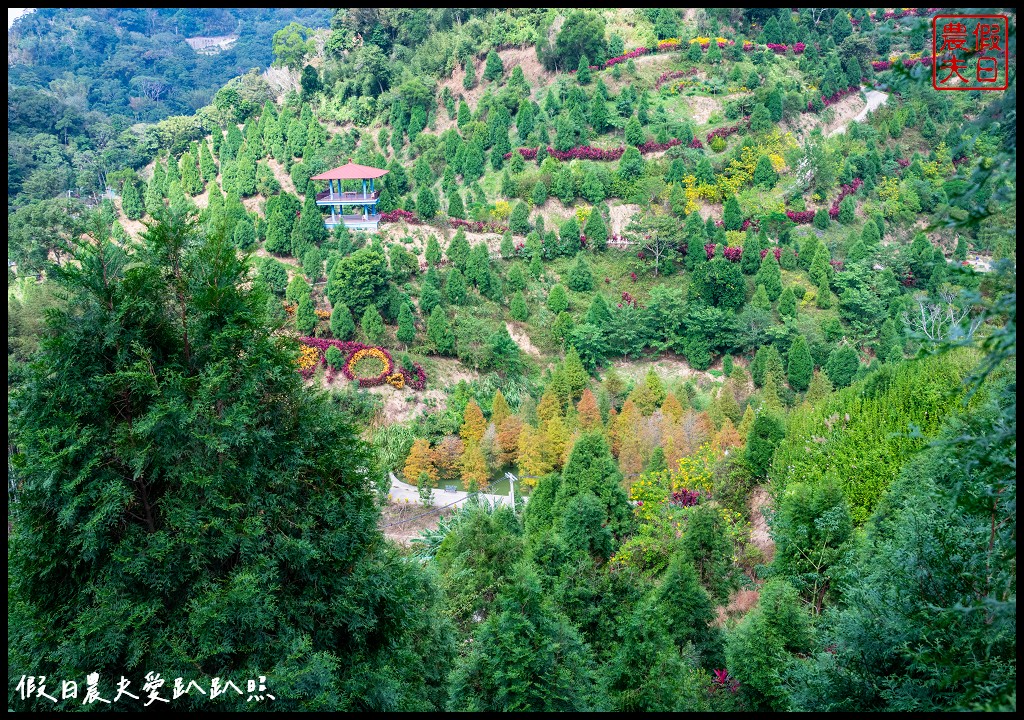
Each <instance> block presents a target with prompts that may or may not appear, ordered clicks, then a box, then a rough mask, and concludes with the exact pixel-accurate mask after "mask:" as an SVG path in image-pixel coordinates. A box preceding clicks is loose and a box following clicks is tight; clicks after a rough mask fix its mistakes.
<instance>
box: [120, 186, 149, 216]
mask: <svg viewBox="0 0 1024 720" xmlns="http://www.w3.org/2000/svg"><path fill="white" fill-rule="evenodd" d="M121 209H122V210H124V214H125V217H127V218H128V219H129V220H138V219H139V218H141V217H142V215H143V212H144V208H143V206H142V198H141V197H140V196H139V189H138V188H137V187H136V186H135V183H134V182H132V181H131V180H126V181H125V183H124V189H123V190H122V191H121Z"/></svg>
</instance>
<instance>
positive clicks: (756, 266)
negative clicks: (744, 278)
mask: <svg viewBox="0 0 1024 720" xmlns="http://www.w3.org/2000/svg"><path fill="white" fill-rule="evenodd" d="M764 239H765V238H762V237H761V233H756V234H755V233H749V234H748V235H747V238H746V240H745V241H744V242H743V253H742V254H741V255H740V270H742V271H743V274H744V275H754V274H756V273H757V272H758V270H760V269H761V264H762V260H761V251H762V250H764V249H765V245H764ZM765 257H767V255H766V256H765Z"/></svg>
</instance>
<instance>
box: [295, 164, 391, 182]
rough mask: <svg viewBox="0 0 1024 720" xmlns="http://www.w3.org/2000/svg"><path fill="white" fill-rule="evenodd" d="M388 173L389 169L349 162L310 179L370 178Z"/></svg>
mask: <svg viewBox="0 0 1024 720" xmlns="http://www.w3.org/2000/svg"><path fill="white" fill-rule="evenodd" d="M387 174H388V171H387V170H381V169H379V168H375V167H369V166H368V165H357V164H356V163H354V162H348V163H346V164H344V165H341V166H340V167H336V168H334V169H332V170H328V171H327V172H322V173H320V174H319V175H314V176H313V177H311V178H310V180H370V179H371V178H379V177H380V176H381V175H387Z"/></svg>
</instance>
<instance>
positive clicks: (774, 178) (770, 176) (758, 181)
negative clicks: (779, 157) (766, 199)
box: [754, 155, 779, 190]
mask: <svg viewBox="0 0 1024 720" xmlns="http://www.w3.org/2000/svg"><path fill="white" fill-rule="evenodd" d="M778 181H779V174H778V173H777V172H775V168H774V167H772V161H771V160H769V159H768V156H767V155H762V156H761V157H760V159H759V160H758V161H757V167H756V168H755V169H754V184H755V185H760V186H761V187H763V188H766V189H768V190H771V189H772V188H773V187H775V183H777V182H778Z"/></svg>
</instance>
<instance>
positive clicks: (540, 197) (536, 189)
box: [530, 180, 548, 207]
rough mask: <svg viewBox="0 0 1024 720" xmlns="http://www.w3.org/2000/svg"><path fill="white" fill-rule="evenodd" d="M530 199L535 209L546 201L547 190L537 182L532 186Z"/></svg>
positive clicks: (542, 184) (540, 182)
mask: <svg viewBox="0 0 1024 720" xmlns="http://www.w3.org/2000/svg"><path fill="white" fill-rule="evenodd" d="M530 199H531V200H533V204H534V205H535V206H537V207H539V206H541V205H543V204H544V203H546V202H547V201H548V189H547V186H546V185H544V183H543V182H542V181H541V180H538V181H537V184H536V185H534V186H533V193H532V194H531V196H530Z"/></svg>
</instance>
